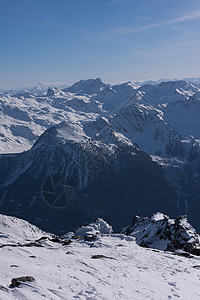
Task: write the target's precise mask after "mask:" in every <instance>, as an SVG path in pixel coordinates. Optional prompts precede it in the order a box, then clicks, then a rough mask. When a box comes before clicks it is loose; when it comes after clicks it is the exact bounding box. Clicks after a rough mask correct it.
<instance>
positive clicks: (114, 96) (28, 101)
mask: <svg viewBox="0 0 200 300" xmlns="http://www.w3.org/2000/svg"><path fill="white" fill-rule="evenodd" d="M199 91H200V89H199V86H198V85H195V83H189V82H186V81H183V80H180V81H168V82H161V83H159V84H157V85H155V84H152V85H151V84H146V85H142V86H140V85H137V84H134V83H131V82H127V83H123V84H118V85H109V84H105V83H103V82H102V81H101V80H100V79H99V78H97V79H89V80H81V81H79V82H77V83H75V84H74V85H72V86H71V87H68V88H65V89H62V90H60V89H58V88H49V89H48V91H47V92H46V93H43V94H41V93H39V94H34V93H31V91H24V92H22V93H21V94H20V93H15V94H12V92H11V91H10V92H7V93H3V94H1V95H0V124H1V125H0V153H2V154H3V153H18V152H22V151H23V150H27V149H29V148H30V147H31V146H32V145H33V143H34V142H35V141H36V139H37V138H38V137H39V136H40V135H41V134H42V133H43V132H44V131H45V130H46V129H47V128H49V127H51V126H53V125H55V124H58V123H60V122H63V121H66V122H68V123H73V124H74V125H75V126H81V127H82V126H84V124H85V123H88V122H89V123H91V122H94V121H95V120H97V123H98V119H99V118H100V119H101V118H102V117H106V120H107V123H108V124H109V125H110V126H111V128H112V130H114V134H115V135H118V136H121V139H122V141H124V139H128V140H129V141H130V142H131V143H133V144H137V146H138V147H139V148H140V149H141V150H143V151H145V152H146V153H148V154H150V155H154V156H155V155H161V156H164V157H166V156H167V155H169V153H170V151H171V152H172V149H171V148H173V149H174V148H176V147H177V145H178V142H181V141H182V140H184V141H187V143H191V136H193V137H194V139H192V141H195V142H198V139H200V134H199V131H198V130H197V128H199V126H200V123H199V122H200V121H199V120H200V118H199V114H200V113H199V112H200V100H199ZM35 92H36V90H35ZM177 115H178V116H179V118H177ZM186 121H187V125H186ZM188 136H190V137H188ZM85 137H87V138H88V137H89V138H91V132H87V133H85ZM99 138H100V139H101V136H100V137H99ZM185 144H186V143H183V145H184V146H185ZM169 145H170V146H169ZM166 148H167V149H168V151H167V150H166ZM169 148H170V149H169ZM170 154H171V155H173V156H174V155H175V153H174V152H173V153H170Z"/></svg>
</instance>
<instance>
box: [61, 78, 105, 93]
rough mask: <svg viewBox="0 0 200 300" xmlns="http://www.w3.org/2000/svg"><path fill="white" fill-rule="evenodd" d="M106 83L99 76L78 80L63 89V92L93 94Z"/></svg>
mask: <svg viewBox="0 0 200 300" xmlns="http://www.w3.org/2000/svg"><path fill="white" fill-rule="evenodd" d="M104 87H106V84H105V83H103V82H102V81H101V79H100V78H96V79H87V80H80V81H78V82H76V83H74V84H73V85H72V86H71V87H69V88H67V89H64V90H63V91H64V92H71V93H76V94H81V93H82V94H88V95H94V94H97V93H99V92H100V91H101V90H102V88H104Z"/></svg>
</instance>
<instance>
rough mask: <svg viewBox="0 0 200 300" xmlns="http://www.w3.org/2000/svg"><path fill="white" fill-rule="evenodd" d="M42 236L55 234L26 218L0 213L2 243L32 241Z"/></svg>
mask: <svg viewBox="0 0 200 300" xmlns="http://www.w3.org/2000/svg"><path fill="white" fill-rule="evenodd" d="M42 236H46V237H52V236H53V235H52V234H50V233H46V232H44V231H42V230H41V229H39V228H38V227H36V226H35V225H32V224H30V223H29V222H27V221H25V220H22V219H19V218H15V217H10V216H5V215H2V214H0V245H1V244H13V243H14V244H17V243H25V242H26V243H27V242H28V241H29V242H32V241H35V240H37V239H39V238H41V237H42Z"/></svg>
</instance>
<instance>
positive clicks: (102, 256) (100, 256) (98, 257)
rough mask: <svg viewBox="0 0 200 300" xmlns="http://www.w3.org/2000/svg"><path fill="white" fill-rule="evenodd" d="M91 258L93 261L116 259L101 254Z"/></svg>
mask: <svg viewBox="0 0 200 300" xmlns="http://www.w3.org/2000/svg"><path fill="white" fill-rule="evenodd" d="M91 258H92V259H100V258H108V259H115V258H113V257H109V256H105V255H101V254H97V255H92V257H91Z"/></svg>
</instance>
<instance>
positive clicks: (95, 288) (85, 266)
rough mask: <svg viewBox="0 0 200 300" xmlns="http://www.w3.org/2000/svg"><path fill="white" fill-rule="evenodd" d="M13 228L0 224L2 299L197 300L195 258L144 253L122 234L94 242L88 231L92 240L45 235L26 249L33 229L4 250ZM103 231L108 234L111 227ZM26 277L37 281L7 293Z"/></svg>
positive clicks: (199, 280) (199, 266)
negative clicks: (56, 238) (15, 280)
mask: <svg viewBox="0 0 200 300" xmlns="http://www.w3.org/2000/svg"><path fill="white" fill-rule="evenodd" d="M15 220H17V219H15ZM19 222H20V220H19ZM1 223H2V219H1ZM13 224H14V227H12V226H13V225H12V223H11V222H10V219H9V222H8V223H7V219H4V226H2V225H1V231H2V230H4V229H3V228H7V231H6V233H4V232H1V235H0V243H1V245H0V257H1V260H0V299H2V300H7V299H27V300H31V299H34V300H35V299H52V300H56V299H65V300H70V299H82V300H85V299H87V300H99V299H103V300H110V299H120V300H122V299H124V300H128V299H131V300H132V299H134V300H137V299H138V300H141V299H152V300H155V299H159V300H160V299H162V300H164V299H181V300H189V299H192V300H197V299H200V287H199V284H200V258H199V257H195V256H191V257H190V258H187V257H183V256H178V255H176V254H174V253H172V252H163V251H158V250H155V249H146V248H142V247H140V246H138V245H137V244H136V243H135V239H134V238H133V237H127V236H125V235H123V234H112V233H110V234H102V233H101V234H100V232H99V231H98V230H97V232H96V233H97V234H98V235H97V238H96V239H93V238H91V235H90V234H92V235H93V234H94V231H93V229H91V227H90V230H89V232H87V230H86V231H85V233H87V234H89V235H90V236H87V238H84V237H81V236H80V235H76V236H74V237H73V238H71V239H70V241H71V242H69V243H66V245H63V244H62V243H58V242H55V241H54V242H53V241H52V239H51V236H50V235H47V236H49V237H50V238H49V239H48V238H46V239H44V240H42V241H41V242H40V243H36V244H35V245H32V246H30V245H29V247H28V246H22V244H23V243H24V244H25V243H26V244H27V243H29V242H30V241H33V240H34V238H35V236H33V235H32V234H30V235H29V234H28V230H29V229H31V230H32V227H31V226H30V227H27V226H26V230H24V232H25V238H24V241H23V240H22V237H20V244H21V246H15V247H14V245H17V242H18V237H17V236H16V240H15V241H14V242H13V236H12V246H3V247H2V245H5V244H8V239H6V235H9V234H10V232H12V231H13V230H14V228H16V227H15V226H17V224H16V222H15V223H13ZM19 224H20V223H19ZM24 224H25V223H24ZM9 228H10V229H9ZM34 228H35V227H34ZM95 228H96V229H98V228H97V227H95ZM104 228H105V227H104ZM9 230H10V231H9ZM106 230H107V232H109V227H107V229H106ZM106 230H104V232H106ZM14 231H15V230H14ZM100 231H101V230H100ZM85 233H84V230H79V231H78V232H77V234H81V235H82V234H85ZM39 234H41V236H43V233H42V232H41V231H40V230H38V234H36V236H37V238H38V236H39ZM75 234H76V233H75ZM69 236H70V234H69V235H68V237H69ZM65 238H67V235H66V236H65ZM9 244H10V242H9ZM39 245H40V247H39ZM92 257H93V258H92ZM27 275H30V276H33V277H34V278H35V281H34V282H31V283H29V282H28V283H21V284H20V286H19V287H17V288H9V285H10V282H11V279H12V278H15V277H21V276H27Z"/></svg>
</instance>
